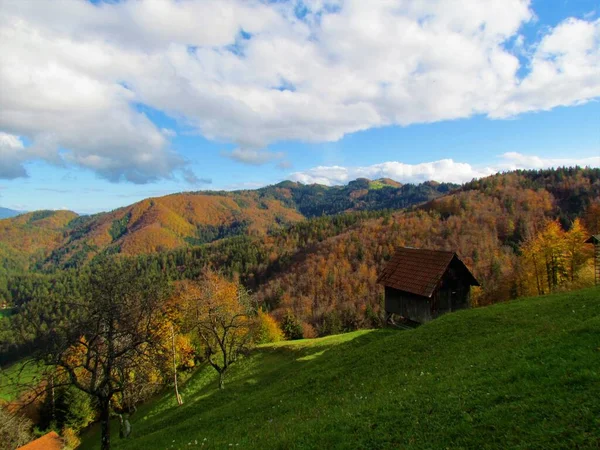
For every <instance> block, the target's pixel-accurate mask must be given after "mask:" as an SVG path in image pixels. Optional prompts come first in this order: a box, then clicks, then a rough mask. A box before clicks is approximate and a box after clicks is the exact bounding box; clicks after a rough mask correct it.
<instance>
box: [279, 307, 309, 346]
mask: <svg viewBox="0 0 600 450" xmlns="http://www.w3.org/2000/svg"><path fill="white" fill-rule="evenodd" d="M281 329H282V330H283V334H284V335H285V338H286V339H288V340H294V339H302V338H303V337H304V331H303V330H302V325H301V324H300V322H298V319H296V316H294V314H293V313H292V312H290V311H288V312H286V313H285V316H284V317H283V322H282V323H281Z"/></svg>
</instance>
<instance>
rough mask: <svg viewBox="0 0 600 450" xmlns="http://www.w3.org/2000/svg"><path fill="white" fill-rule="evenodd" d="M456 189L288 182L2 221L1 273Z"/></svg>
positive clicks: (180, 243) (271, 227)
mask: <svg viewBox="0 0 600 450" xmlns="http://www.w3.org/2000/svg"><path fill="white" fill-rule="evenodd" d="M457 187H458V186H457V185H453V184H445V183H442V184H439V183H435V182H426V183H422V184H419V185H413V184H406V185H401V184H400V183H396V182H394V181H392V180H386V179H382V180H376V181H370V180H367V179H359V180H355V181H353V182H350V183H349V184H348V185H346V186H333V187H327V186H322V185H303V184H300V183H294V182H289V181H286V182H283V183H279V184H277V185H274V186H268V187H265V188H262V189H258V190H246V191H235V192H225V191H220V192H214V191H205V192H202V191H201V192H193V193H181V194H173V195H168V196H165V197H159V198H149V199H146V200H143V201H141V202H138V203H135V204H133V205H130V206H127V207H124V208H120V209H117V210H114V211H112V212H108V213H101V214H96V215H94V216H80V217H77V216H76V215H75V213H71V212H64V211H60V212H54V211H37V212H34V213H29V214H25V215H23V216H20V217H17V218H14V219H8V220H2V221H0V257H2V258H3V259H4V264H3V266H4V270H7V266H8V267H12V268H15V267H22V268H24V269H25V268H28V267H29V266H30V267H33V266H37V267H38V268H41V267H46V268H48V267H50V266H55V267H61V268H69V267H80V266H81V265H82V264H84V263H85V262H87V261H89V259H90V258H91V257H93V256H95V255H97V254H99V253H122V254H125V255H140V254H150V253H159V252H162V251H166V250H172V249H176V248H181V247H189V246H196V245H202V244H205V243H208V242H213V241H216V240H219V239H223V238H227V237H232V236H238V235H253V236H264V235H266V234H268V233H269V232H273V231H276V230H278V229H284V228H285V227H287V226H289V225H290V224H292V223H295V222H298V221H301V220H304V219H305V218H311V217H315V216H321V215H331V214H338V213H341V212H345V211H361V210H382V209H388V208H393V209H398V208H404V207H407V206H411V205H414V204H417V203H422V202H426V201H428V200H431V199H434V198H437V197H439V196H441V195H445V194H446V193H448V192H449V191H450V190H452V189H455V188H457ZM0 270H1V269H0Z"/></svg>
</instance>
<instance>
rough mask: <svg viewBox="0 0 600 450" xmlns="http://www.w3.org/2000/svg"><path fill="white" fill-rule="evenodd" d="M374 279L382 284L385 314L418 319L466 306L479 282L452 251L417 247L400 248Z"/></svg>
mask: <svg viewBox="0 0 600 450" xmlns="http://www.w3.org/2000/svg"><path fill="white" fill-rule="evenodd" d="M377 282H378V283H379V284H382V285H383V286H385V311H386V315H387V318H389V317H390V316H391V315H392V314H398V315H400V316H402V317H403V318H405V319H409V320H412V321H414V322H419V323H424V322H428V321H430V320H432V319H435V318H436V317H438V316H440V315H442V314H444V313H447V312H451V311H455V310H457V309H464V308H468V307H469V306H470V300H471V286H479V283H478V281H477V280H476V279H475V277H474V276H473V275H472V274H471V272H470V271H469V269H468V268H467V266H465V264H464V263H463V262H462V261H461V260H460V259H459V257H458V256H457V254H456V253H455V252H448V251H439V250H423V249H417V248H399V249H398V251H397V252H396V254H395V255H394V257H393V258H392V259H391V260H390V261H389V262H388V264H387V265H386V266H385V268H384V270H383V272H382V274H381V275H380V277H379V279H378V280H377Z"/></svg>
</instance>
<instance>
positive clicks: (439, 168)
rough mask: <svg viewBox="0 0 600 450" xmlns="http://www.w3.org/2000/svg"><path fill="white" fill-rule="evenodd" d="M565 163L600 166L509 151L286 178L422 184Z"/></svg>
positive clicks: (322, 169) (598, 161)
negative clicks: (475, 161)
mask: <svg viewBox="0 0 600 450" xmlns="http://www.w3.org/2000/svg"><path fill="white" fill-rule="evenodd" d="M569 166H590V167H600V156H598V157H591V158H583V159H552V158H542V157H539V156H530V155H523V154H521V153H516V152H510V153H505V154H503V155H500V158H499V160H498V161H497V164H495V165H492V166H489V167H477V166H473V165H471V164H468V163H461V162H456V161H453V160H452V159H442V160H439V161H431V162H424V163H420V164H404V163H401V162H397V161H389V162H384V163H381V164H374V165H371V166H363V167H342V166H328V167H327V166H319V167H314V168H312V169H309V170H306V171H303V172H295V173H292V174H291V175H290V179H291V180H293V181H299V182H301V183H304V184H313V183H317V184H324V185H326V186H333V185H341V184H346V183H348V182H349V181H352V180H354V179H356V178H369V179H378V178H391V179H393V180H396V181H399V182H401V183H422V182H424V181H429V180H435V181H438V182H447V183H465V182H467V181H471V180H472V179H473V178H481V177H485V176H488V175H492V174H494V173H497V172H501V171H505V170H516V169H545V168H552V167H569Z"/></svg>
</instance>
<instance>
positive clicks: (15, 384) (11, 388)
mask: <svg viewBox="0 0 600 450" xmlns="http://www.w3.org/2000/svg"><path fill="white" fill-rule="evenodd" d="M40 372H41V368H40V366H39V365H38V364H36V363H34V362H32V361H30V360H27V361H24V362H20V363H15V364H13V365H11V366H9V367H7V368H5V369H0V400H3V401H6V402H11V401H13V400H16V399H17V398H19V396H20V395H21V394H22V393H24V392H26V391H27V390H29V388H30V387H31V386H32V385H35V384H37V382H38V381H39V379H40Z"/></svg>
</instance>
